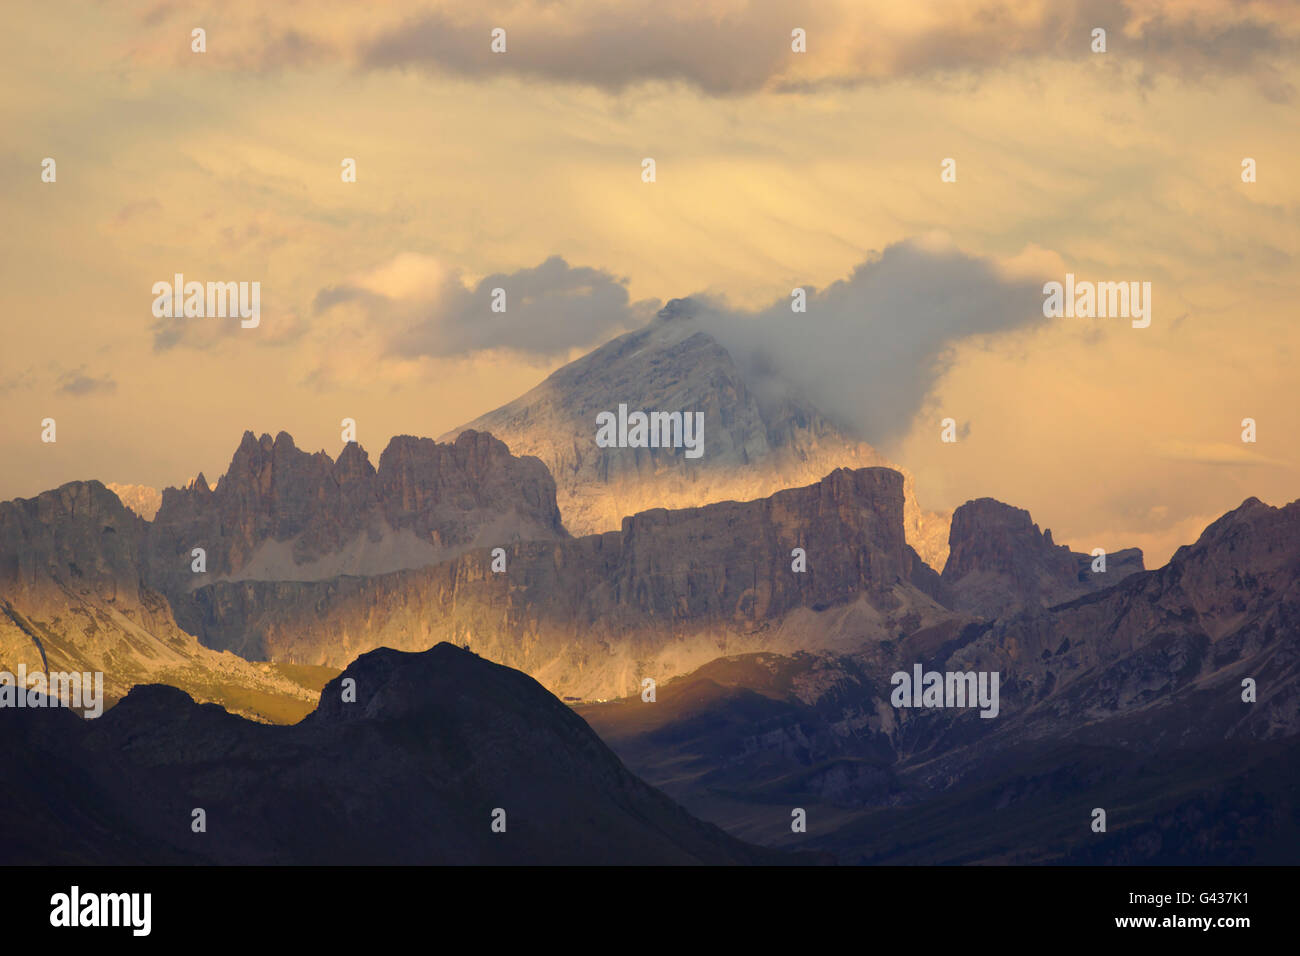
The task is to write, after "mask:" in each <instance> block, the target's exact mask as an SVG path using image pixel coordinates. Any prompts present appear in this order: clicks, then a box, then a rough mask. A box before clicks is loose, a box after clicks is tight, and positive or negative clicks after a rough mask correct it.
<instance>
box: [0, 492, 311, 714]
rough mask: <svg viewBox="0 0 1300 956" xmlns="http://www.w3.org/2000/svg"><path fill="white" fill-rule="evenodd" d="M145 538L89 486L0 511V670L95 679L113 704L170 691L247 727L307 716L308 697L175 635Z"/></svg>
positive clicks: (267, 671) (116, 504)
mask: <svg viewBox="0 0 1300 956" xmlns="http://www.w3.org/2000/svg"><path fill="white" fill-rule="evenodd" d="M146 536H147V525H146V524H145V522H144V521H143V520H142V519H141V518H140V517H139V516H137V515H135V514H134V513H132V512H130V511H128V510H127V509H126V508H124V507H123V506H122V503H121V502H120V501H119V500H118V498H117V496H116V495H114V494H113V493H112V492H110V491H109V490H108V489H107V488H105V487H104V486H103V485H102V484H100V483H99V482H97V481H76V482H70V483H68V484H66V485H63V486H61V487H59V488H56V489H54V490H53V491H47V492H44V493H43V494H41V495H38V496H37V497H35V498H27V499H24V498H18V499H15V500H13V501H6V502H3V503H0V670H5V671H8V672H10V673H17V671H18V668H19V665H22V666H23V667H25V668H26V671H27V673H28V674H36V673H38V672H46V671H65V672H71V671H76V672H86V671H90V672H96V671H98V672H102V673H103V675H104V691H105V696H107V697H108V698H109V699H110V700H109V702H110V703H111V701H112V700H115V699H116V698H118V697H121V696H122V695H123V694H125V693H126V692H127V691H128V690H129V689H130V688H131V686H132V685H133V684H136V683H141V682H153V681H166V682H168V683H172V684H174V685H175V686H177V687H182V688H186V689H187V690H189V691H190V692H191V693H193V694H194V695H195V696H196V697H199V698H200V699H202V700H224V701H227V702H230V703H231V706H232V709H238V710H242V711H243V712H245V713H249V714H251V715H256V716H267V715H268V712H272V711H273V712H274V713H275V714H276V715H277V716H279V715H282V714H285V713H293V712H295V711H296V710H297V708H296V707H295V705H299V706H300V707H301V712H305V710H306V707H305V704H306V702H307V701H309V700H310V699H311V698H312V696H313V693H312V691H311V690H309V689H308V688H306V687H304V686H302V685H301V684H299V683H297V682H296V681H293V680H290V679H287V678H285V677H284V676H283V675H282V674H280V673H279V672H278V671H277V670H276V669H275V668H271V667H268V666H266V665H254V664H250V663H249V662H247V661H245V660H241V659H240V658H238V657H236V656H235V655H233V654H221V653H215V652H213V651H211V650H209V649H207V648H205V647H202V646H200V645H199V643H198V641H196V640H195V639H194V638H193V637H192V636H190V635H189V634H186V633H185V632H184V631H182V630H181V629H180V628H179V627H177V626H176V624H175V622H174V621H173V619H172V614H171V609H170V608H169V607H168V604H167V601H166V599H165V598H164V597H163V596H162V595H161V594H159V593H157V592H156V591H153V590H151V589H150V588H149V587H148V586H147V585H146V584H145V582H144V577H143V573H142V569H143V567H144V565H145V561H144V555H145V542H146ZM235 688H238V691H237V692H236V693H235V694H234V695H233V696H232V695H231V694H230V693H228V692H229V691H231V690H232V689H235ZM235 698H238V702H237V703H236V702H235ZM286 707H287V711H286V710H285V708H286ZM300 715H301V713H299V716H300Z"/></svg>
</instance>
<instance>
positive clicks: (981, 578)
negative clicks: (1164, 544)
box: [942, 498, 1143, 618]
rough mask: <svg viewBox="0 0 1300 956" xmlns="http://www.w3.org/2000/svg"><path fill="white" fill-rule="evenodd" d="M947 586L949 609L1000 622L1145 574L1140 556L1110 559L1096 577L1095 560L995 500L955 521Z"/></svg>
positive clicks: (1130, 553)
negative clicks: (1026, 609) (1018, 612)
mask: <svg viewBox="0 0 1300 956" xmlns="http://www.w3.org/2000/svg"><path fill="white" fill-rule="evenodd" d="M948 549H949V550H948V561H947V564H945V566H944V568H943V575H942V577H943V583H944V585H945V586H946V588H947V591H948V595H949V598H950V604H951V606H952V607H954V608H957V609H958V610H962V611H969V612H971V613H973V614H979V615H981V616H983V617H990V618H991V617H999V616H1001V615H1003V614H1005V613H1006V612H1008V611H1011V610H1014V609H1016V608H1020V607H1024V606H1027V605H1044V606H1047V605H1052V604H1060V603H1063V602H1065V601H1068V600H1071V599H1073V598H1076V597H1080V596H1082V595H1084V594H1088V593H1090V592H1092V591H1097V590H1101V589H1104V588H1108V587H1110V586H1111V585H1113V584H1116V583H1118V582H1119V581H1121V580H1123V579H1124V578H1125V577H1127V576H1128V575H1130V574H1133V573H1135V572H1137V571H1141V570H1143V567H1142V552H1141V551H1139V550H1138V549H1137V548H1127V549H1125V550H1122V551H1115V552H1113V553H1111V554H1107V555H1106V564H1105V570H1104V571H1101V570H1098V571H1093V570H1092V566H1093V563H1094V559H1093V556H1092V555H1091V554H1078V553H1076V552H1072V551H1071V550H1070V549H1069V548H1068V547H1066V546H1065V545H1063V544H1062V545H1058V544H1056V543H1054V542H1053V541H1052V532H1051V530H1050V529H1049V530H1047V531H1045V532H1039V530H1038V525H1036V524H1034V522H1033V519H1032V518H1031V517H1030V516H1029V512H1028V511H1025V510H1024V509H1023V508H1013V507H1012V506H1011V505H1006V504H1003V503H1002V502H1000V501H996V500H994V499H993V498H979V499H976V500H975V501H968V502H966V503H965V504H964V505H962V506H961V507H960V508H958V509H957V510H956V511H955V512H953V516H952V528H951V531H950V534H949V538H948Z"/></svg>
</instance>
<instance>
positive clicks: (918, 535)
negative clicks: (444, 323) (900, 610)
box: [444, 300, 948, 570]
mask: <svg viewBox="0 0 1300 956" xmlns="http://www.w3.org/2000/svg"><path fill="white" fill-rule="evenodd" d="M620 404H625V405H627V406H628V409H629V410H630V411H635V410H637V409H640V410H644V411H664V412H703V414H704V423H705V427H704V454H703V456H702V457H700V458H698V459H689V458H687V457H686V456H685V454H684V451H683V450H682V449H673V448H600V447H597V445H596V443H595V434H596V416H597V415H598V414H600V413H601V412H605V411H610V412H617V410H618V407H619V405H620ZM464 429H479V430H483V431H489V432H491V433H492V434H493V435H496V436H497V437H498V438H500V439H502V440H503V441H504V442H505V443H506V444H507V445H508V446H509V447H510V449H511V451H513V452H514V453H515V454H517V455H535V456H536V457H537V458H539V459H541V460H542V461H543V462H544V463H545V464H546V467H547V468H548V469H549V470H550V472H551V474H552V475H554V476H555V481H556V487H557V495H558V501H559V505H560V511H561V513H562V514H563V515H564V523H565V526H566V527H567V528H568V529H569V531H571V532H572V533H574V534H595V533H599V532H603V531H612V530H615V529H617V528H619V527H620V524H621V522H622V520H623V518H624V516H626V515H630V514H636V513H638V512H642V511H646V510H648V509H651V508H671V509H684V508H690V507H697V506H700V505H705V504H710V503H712V502H717V501H727V500H737V501H749V500H754V499H757V498H763V497H766V496H768V495H772V494H774V493H776V492H778V491H780V490H782V489H784V488H795V487H800V486H803V485H807V484H810V483H812V482H814V481H818V480H820V479H821V478H822V477H824V476H825V475H827V474H829V473H830V472H831V471H833V470H835V469H836V468H864V467H873V466H888V467H895V466H893V465H890V464H889V462H887V461H886V460H885V458H884V457H883V456H882V455H880V454H879V453H878V452H877V451H876V450H875V449H873V448H872V447H871V446H870V445H867V444H865V443H863V442H859V441H856V440H854V439H851V438H849V437H848V436H847V435H845V434H844V433H843V432H842V431H840V430H839V429H838V428H836V427H835V426H834V425H833V424H832V423H831V422H829V421H828V420H826V419H825V418H824V417H823V416H822V415H821V414H819V413H818V412H817V410H816V409H815V408H813V407H812V406H811V405H810V404H808V403H807V402H804V401H800V400H798V399H796V398H790V397H786V398H783V399H782V400H780V401H779V402H773V403H763V402H760V401H759V399H758V397H757V396H756V395H755V394H754V393H753V392H752V391H751V390H750V389H749V388H748V387H747V385H746V382H745V379H744V377H743V375H742V374H741V372H740V370H739V369H738V368H737V367H736V365H735V364H734V362H733V361H732V358H731V356H730V355H729V354H728V353H727V351H726V349H724V348H723V347H722V346H721V345H719V344H718V343H717V342H716V341H715V340H714V339H713V338H711V337H710V336H709V335H708V334H707V333H705V332H704V331H702V330H701V329H700V328H699V326H698V325H697V324H696V323H695V321H694V320H693V319H692V318H691V310H690V306H689V302H685V303H684V302H683V301H681V300H674V301H673V302H672V303H670V304H669V307H668V308H666V309H665V310H664V311H663V312H661V313H660V318H659V319H658V320H657V321H656V322H654V323H652V324H651V325H649V326H647V327H646V328H644V329H640V330H638V331H635V332H630V333H628V334H626V335H623V336H621V337H619V338H616V339H614V340H613V341H611V342H608V343H606V344H605V345H603V346H601V347H600V348H598V349H596V350H595V351H593V352H591V353H589V354H587V355H585V356H583V357H581V358H579V359H577V360H576V361H574V362H571V363H570V364H568V365H566V366H564V367H563V368H561V369H559V370H558V371H556V372H555V373H554V374H552V375H551V376H550V377H549V378H547V380H546V381H544V382H543V383H542V384H541V385H539V386H537V387H536V388H534V389H532V390H531V391H529V392H527V393H526V394H524V395H522V396H520V397H519V398H517V399H515V400H514V401H513V402H510V403H509V404H507V405H504V406H502V407H501V408H498V409H496V410H495V411H492V412H489V413H488V414H486V415H483V416H482V417H480V418H478V419H475V420H474V421H473V422H470V423H469V424H467V425H464V426H462V427H461V428H459V429H456V430H454V431H452V432H450V433H449V434H448V436H444V438H446V437H450V436H454V435H456V434H458V433H459V432H461V431H463V430H464ZM896 470H898V471H900V472H901V473H902V474H903V476H904V495H905V499H904V501H905V504H904V527H905V532H906V535H907V540H908V542H909V543H910V544H911V545H912V546H913V547H914V548H915V549H916V550H917V551H918V553H919V554H920V555H921V557H922V558H923V559H924V560H925V561H926V562H927V563H928V564H930V566H931V567H933V568H935V569H936V570H937V569H942V567H943V564H944V559H945V557H946V554H947V521H948V516H947V515H944V514H939V513H933V512H922V511H921V509H920V506H919V505H918V504H917V502H916V495H915V492H914V490H913V484H912V478H911V476H910V475H909V474H907V473H906V472H905V471H903V470H902V469H896Z"/></svg>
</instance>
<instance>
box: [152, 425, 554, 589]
mask: <svg viewBox="0 0 1300 956" xmlns="http://www.w3.org/2000/svg"><path fill="white" fill-rule="evenodd" d="M564 536H565V531H564V528H563V526H562V525H561V523H560V514H559V510H558V508H557V507H556V504H555V483H554V481H553V480H552V479H551V476H550V475H549V474H548V473H547V471H546V468H545V467H544V466H543V465H542V463H541V462H539V461H537V460H536V459H534V458H516V457H515V456H513V455H511V454H510V452H509V450H508V449H507V448H506V446H505V445H504V444H503V443H502V442H501V441H499V440H498V439H496V438H493V437H492V436H491V435H486V434H483V433H480V432H473V431H467V432H464V433H462V434H461V435H460V436H459V437H458V438H457V439H456V441H455V442H452V443H446V444H443V443H439V442H434V441H431V440H430V439H427V438H414V437H411V436H409V435H400V436H397V437H395V438H393V439H392V440H391V441H390V442H389V444H388V447H387V448H385V449H384V452H383V454H382V455H381V456H380V458H379V468H378V469H376V468H375V467H374V466H372V465H371V464H370V459H369V456H368V455H367V454H366V452H365V450H364V449H363V448H362V447H361V446H360V445H358V444H357V443H356V442H349V443H348V444H347V445H346V446H344V448H343V451H342V453H341V454H340V455H339V457H338V459H337V460H334V459H331V458H330V456H329V455H327V454H326V453H325V452H323V451H322V452H317V453H315V454H308V453H307V452H304V451H301V450H300V449H298V448H297V447H296V446H295V445H294V442H293V438H292V437H290V436H289V435H288V434H287V433H285V432H281V433H280V434H279V435H277V436H276V438H275V439H274V440H272V438H271V436H270V435H263V436H262V437H261V438H260V439H259V438H256V437H254V435H253V433H252V432H245V433H244V437H243V441H241V442H240V445H239V448H238V449H237V450H236V451H235V454H234V457H233V458H232V459H231V462H230V467H229V468H228V469H227V471H226V474H225V476H224V477H223V478H222V479H221V481H220V483H219V484H218V485H217V488H216V490H215V491H212V490H210V489H209V488H208V486H207V482H206V481H205V479H204V477H203V475H199V476H198V478H196V479H195V480H194V482H193V483H192V484H191V485H190V486H189V487H188V488H184V489H178V488H169V489H167V490H166V491H165V492H164V493H163V498H162V505H161V507H160V508H159V509H158V514H157V516H156V517H155V519H154V520H153V522H152V524H151V526H150V534H149V551H150V553H149V559H150V567H149V572H150V577H151V580H153V581H154V582H156V584H157V585H158V587H159V588H160V589H161V590H163V591H164V592H165V593H166V594H167V595H168V596H169V597H172V598H175V597H176V596H177V595H178V594H183V593H184V592H185V591H187V590H189V589H190V588H192V587H194V586H195V584H196V583H198V582H199V581H206V580H211V579H212V578H218V579H222V580H275V581H313V580H323V579H326V578H333V577H337V576H339V575H341V574H363V575H364V574H382V573H385V572H388V571H395V570H399V569H402V568H412V567H421V566H423V565H425V564H432V563H435V562H437V561H443V560H446V559H448V558H451V557H455V556H456V555H457V554H460V553H462V552H464V551H466V550H468V549H470V548H475V547H484V546H488V545H498V544H505V543H508V542H510V541H517V540H544V539H552V538H561V537H564ZM195 547H202V548H204V549H205V550H206V552H207V575H208V576H207V577H200V576H197V575H195V574H194V573H192V565H191V552H192V549H193V548H195Z"/></svg>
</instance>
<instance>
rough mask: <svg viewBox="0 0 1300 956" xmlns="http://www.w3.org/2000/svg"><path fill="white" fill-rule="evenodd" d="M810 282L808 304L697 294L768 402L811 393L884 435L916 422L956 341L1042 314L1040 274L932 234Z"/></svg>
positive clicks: (716, 331)
mask: <svg viewBox="0 0 1300 956" xmlns="http://www.w3.org/2000/svg"><path fill="white" fill-rule="evenodd" d="M806 291H807V312H806V313H796V312H793V311H792V310H791V302H792V300H791V299H790V298H783V299H780V300H778V301H777V302H775V303H773V304H772V305H771V306H769V307H767V308H765V309H762V310H760V311H757V312H744V311H738V310H732V309H729V308H727V307H726V305H725V304H723V303H719V302H716V301H710V300H709V298H708V297H707V296H696V297H692V299H693V301H694V302H695V303H696V304H695V318H696V321H697V322H699V324H700V325H701V326H702V327H703V328H704V329H705V330H707V331H708V332H709V333H710V334H712V335H713V336H714V337H715V338H717V339H718V341H719V342H721V343H722V345H723V346H724V347H725V348H726V349H727V350H728V352H730V353H731V356H732V358H733V359H734V360H735V361H736V362H737V363H738V365H739V366H740V368H741V370H742V372H743V373H744V374H745V376H746V381H747V382H748V383H750V385H751V388H753V390H754V392H755V395H756V397H757V398H758V400H759V401H760V403H767V404H775V403H779V402H782V401H785V400H787V399H788V398H795V399H799V398H802V399H805V400H807V401H809V402H811V403H812V405H813V406H814V407H816V408H817V409H818V410H819V411H821V412H822V413H823V414H825V415H827V416H828V417H829V418H831V419H832V420H833V421H835V422H836V423H837V424H839V425H840V426H841V427H844V428H847V429H849V430H850V431H852V432H854V433H856V434H858V435H859V436H860V437H861V438H863V439H865V440H867V441H870V442H876V443H886V442H889V441H891V440H895V439H899V438H901V437H902V436H903V435H904V434H905V433H906V432H907V431H908V428H909V425H910V423H911V421H912V418H913V417H914V416H915V415H916V413H917V412H918V411H920V409H921V408H922V406H923V404H924V402H925V399H926V397H927V396H928V395H929V394H930V392H931V390H932V389H933V387H934V386H935V384H936V383H937V382H938V380H939V379H940V377H942V375H943V374H944V373H945V372H946V371H947V369H948V368H949V366H950V364H951V362H952V360H953V354H954V351H953V350H954V346H956V345H957V344H958V343H960V342H962V341H964V340H969V339H972V338H975V337H980V336H988V335H995V334H999V333H1004V332H1009V331H1012V330H1016V329H1024V328H1029V327H1032V326H1034V325H1037V324H1041V323H1043V322H1044V321H1045V320H1044V319H1043V312H1042V303H1043V296H1042V281H1041V279H1039V278H1037V277H1032V278H1031V277H1030V276H1029V275H1026V274H1025V272H1024V270H1023V268H1021V267H1019V266H1017V268H1014V269H1008V268H1006V267H1004V265H1003V264H1002V263H999V262H997V261H995V260H991V259H984V258H979V257H975V256H970V255H967V254H965V253H963V252H961V251H960V250H958V249H956V248H955V247H953V246H951V245H949V244H947V243H945V242H943V241H940V240H937V239H933V238H930V239H915V240H908V241H905V242H900V243H895V244H894V245H891V246H888V247H886V248H885V250H884V251H883V252H881V253H880V254H879V255H876V256H874V257H872V258H871V259H869V260H867V261H866V262H864V263H862V264H861V265H859V266H858V267H857V268H856V269H854V271H853V274H852V275H850V276H849V277H848V278H847V279H843V280H840V281H838V282H836V283H834V284H833V285H831V286H829V287H828V288H826V289H824V290H816V289H811V288H809V289H807V290H806ZM962 428H963V429H964V432H965V433H969V428H970V423H969V422H967V423H965V424H964V425H963V426H962Z"/></svg>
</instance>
